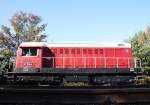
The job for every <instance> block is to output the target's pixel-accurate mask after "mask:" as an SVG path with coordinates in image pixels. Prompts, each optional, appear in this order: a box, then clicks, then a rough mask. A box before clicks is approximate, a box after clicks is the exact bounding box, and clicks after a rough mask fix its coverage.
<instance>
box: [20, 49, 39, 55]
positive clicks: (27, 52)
mask: <svg viewBox="0 0 150 105" xmlns="http://www.w3.org/2000/svg"><path fill="white" fill-rule="evenodd" d="M22 56H37V48H27V47H26V48H22Z"/></svg>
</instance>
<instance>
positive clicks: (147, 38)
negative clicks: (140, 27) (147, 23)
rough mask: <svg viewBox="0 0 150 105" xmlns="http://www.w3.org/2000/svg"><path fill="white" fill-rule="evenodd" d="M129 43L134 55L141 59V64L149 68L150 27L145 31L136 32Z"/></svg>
mask: <svg viewBox="0 0 150 105" xmlns="http://www.w3.org/2000/svg"><path fill="white" fill-rule="evenodd" d="M130 43H131V46H132V50H133V55H134V57H136V58H138V59H140V60H141V66H142V67H144V68H150V27H148V28H147V29H146V31H140V32H138V33H136V34H135V35H134V36H133V37H132V38H131V39H130Z"/></svg>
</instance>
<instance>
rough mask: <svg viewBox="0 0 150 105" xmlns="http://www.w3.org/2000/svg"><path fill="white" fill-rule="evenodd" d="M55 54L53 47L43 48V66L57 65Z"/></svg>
mask: <svg viewBox="0 0 150 105" xmlns="http://www.w3.org/2000/svg"><path fill="white" fill-rule="evenodd" d="M54 57H55V55H54V53H53V52H52V50H51V49H49V48H48V47H44V48H43V50H42V68H54V67H55V65H54V64H55V59H54Z"/></svg>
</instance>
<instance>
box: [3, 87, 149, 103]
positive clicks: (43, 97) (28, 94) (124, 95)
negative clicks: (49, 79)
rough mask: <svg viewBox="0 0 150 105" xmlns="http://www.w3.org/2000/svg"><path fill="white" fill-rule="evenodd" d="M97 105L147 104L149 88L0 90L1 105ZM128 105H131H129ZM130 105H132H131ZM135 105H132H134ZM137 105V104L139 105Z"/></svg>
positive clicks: (24, 88) (17, 88)
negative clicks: (13, 104)
mask: <svg viewBox="0 0 150 105" xmlns="http://www.w3.org/2000/svg"><path fill="white" fill-rule="evenodd" d="M12 103H15V105H16V104H17V105H18V104H21V105H23V104H28V103H36V104H44V105H45V104H46V105H65V104H67V105H70V104H82V105H84V104H92V105H93V104H100V105H125V104H126V103H141V104H140V105H143V104H142V103H147V105H149V104H150V88H149V87H146V88H144V87H143V88H142V87H134V88H131V87H126V88H120V87H119V88H109V87H108V88H106V87H105V88H91V87H87V88H86V87H80V88H73V87H65V88H64V87H62V88H60V87H51V88H50V87H36V88H35V87H34V88H33V87H32V88H28V87H27V86H25V87H22V88H19V87H11V86H7V87H3V86H1V87H0V104H5V105H6V104H9V105H11V104H12ZM32 105H33V104H32ZM128 105H130V104H128ZM131 105H132V104H131ZM134 105H135V104H134ZM138 105H139V104H138Z"/></svg>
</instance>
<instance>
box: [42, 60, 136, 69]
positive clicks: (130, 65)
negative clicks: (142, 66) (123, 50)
mask: <svg viewBox="0 0 150 105" xmlns="http://www.w3.org/2000/svg"><path fill="white" fill-rule="evenodd" d="M42 58H46V59H52V63H53V67H55V62H56V61H57V59H59V60H60V61H61V62H62V67H63V68H65V65H66V64H65V63H66V62H65V61H66V60H65V59H68V58H70V59H71V60H69V62H72V64H73V67H74V68H76V66H77V64H76V62H77V61H78V60H79V59H80V58H81V59H80V60H82V62H83V67H84V68H86V66H87V65H88V64H89V61H92V62H93V63H92V66H93V67H95V68H96V67H97V66H98V65H99V64H98V61H103V63H104V67H105V68H106V67H107V66H108V64H107V62H108V60H113V62H115V64H114V63H113V65H112V66H115V67H116V68H119V66H120V62H121V61H123V60H126V61H125V63H126V64H127V65H125V66H127V67H128V68H131V67H133V66H136V65H137V64H136V62H135V63H134V61H133V58H131V57H42Z"/></svg>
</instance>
